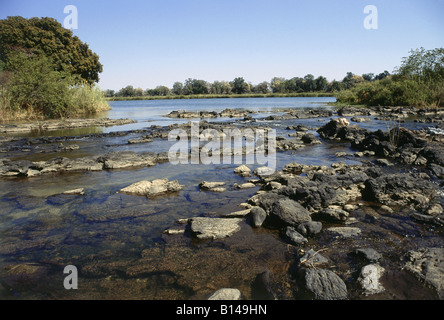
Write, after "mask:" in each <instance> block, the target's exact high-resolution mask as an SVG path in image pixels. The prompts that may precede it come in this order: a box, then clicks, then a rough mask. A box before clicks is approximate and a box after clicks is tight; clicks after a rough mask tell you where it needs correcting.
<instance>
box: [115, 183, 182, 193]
mask: <svg viewBox="0 0 444 320" xmlns="http://www.w3.org/2000/svg"><path fill="white" fill-rule="evenodd" d="M182 189H183V186H182V185H180V184H179V183H178V182H177V180H174V181H168V179H156V180H153V181H147V180H143V181H139V182H136V183H134V184H132V185H130V186H128V187H126V188H123V189H122V190H120V192H123V193H129V194H135V195H139V196H147V197H150V196H156V195H159V194H163V193H167V192H178V191H180V190H182Z"/></svg>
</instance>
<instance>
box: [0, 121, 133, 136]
mask: <svg viewBox="0 0 444 320" xmlns="http://www.w3.org/2000/svg"><path fill="white" fill-rule="evenodd" d="M136 122H137V121H136V120H131V119H108V118H105V119H67V120H44V121H33V122H29V123H20V124H1V125H0V132H3V133H20V132H30V131H43V130H59V129H73V128H85V127H92V126H94V127H110V126H120V125H124V124H129V123H136Z"/></svg>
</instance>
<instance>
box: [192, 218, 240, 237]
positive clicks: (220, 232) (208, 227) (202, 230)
mask: <svg viewBox="0 0 444 320" xmlns="http://www.w3.org/2000/svg"><path fill="white" fill-rule="evenodd" d="M241 221H243V219H241V218H208V217H197V218H192V219H190V224H191V231H192V232H194V233H195V234H196V237H197V238H199V239H222V238H226V237H229V236H231V235H232V234H234V233H235V232H237V231H239V230H240V225H239V224H240V222H241Z"/></svg>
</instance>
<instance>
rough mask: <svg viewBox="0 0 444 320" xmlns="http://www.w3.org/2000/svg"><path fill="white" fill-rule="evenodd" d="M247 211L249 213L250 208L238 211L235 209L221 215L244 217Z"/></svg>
mask: <svg viewBox="0 0 444 320" xmlns="http://www.w3.org/2000/svg"><path fill="white" fill-rule="evenodd" d="M249 213H250V209H246V210H240V211H235V212H230V213H227V214H224V215H223V217H225V218H232V217H245V216H247V215H248V214H249Z"/></svg>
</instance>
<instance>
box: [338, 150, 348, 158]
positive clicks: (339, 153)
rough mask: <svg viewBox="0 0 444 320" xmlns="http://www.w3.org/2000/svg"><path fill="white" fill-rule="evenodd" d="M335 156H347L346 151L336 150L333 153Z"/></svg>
mask: <svg viewBox="0 0 444 320" xmlns="http://www.w3.org/2000/svg"><path fill="white" fill-rule="evenodd" d="M335 156H336V157H338V158H341V157H346V156H347V152H343V151H341V152H336V153H335Z"/></svg>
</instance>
